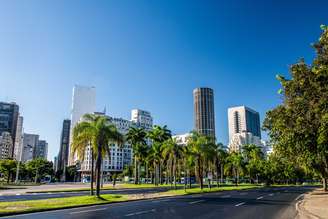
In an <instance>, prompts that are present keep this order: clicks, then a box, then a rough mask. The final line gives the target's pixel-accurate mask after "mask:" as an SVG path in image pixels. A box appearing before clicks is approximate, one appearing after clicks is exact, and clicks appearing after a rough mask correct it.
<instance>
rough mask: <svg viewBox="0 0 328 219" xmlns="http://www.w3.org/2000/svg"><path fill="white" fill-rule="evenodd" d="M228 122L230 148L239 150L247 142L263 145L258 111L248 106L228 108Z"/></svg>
mask: <svg viewBox="0 0 328 219" xmlns="http://www.w3.org/2000/svg"><path fill="white" fill-rule="evenodd" d="M228 123H229V149H230V150H232V151H239V150H240V149H241V146H242V145H245V144H255V145H258V146H260V147H263V145H262V142H261V124H260V115H259V113H258V112H256V111H255V110H253V109H251V108H248V107H246V106H238V107H231V108H229V109H228Z"/></svg>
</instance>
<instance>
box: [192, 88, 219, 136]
mask: <svg viewBox="0 0 328 219" xmlns="http://www.w3.org/2000/svg"><path fill="white" fill-rule="evenodd" d="M193 95H194V123H195V130H196V131H197V132H199V133H201V134H204V135H207V136H210V137H212V138H214V139H215V115H214V92H213V90H212V89H211V88H196V89H194V91H193Z"/></svg>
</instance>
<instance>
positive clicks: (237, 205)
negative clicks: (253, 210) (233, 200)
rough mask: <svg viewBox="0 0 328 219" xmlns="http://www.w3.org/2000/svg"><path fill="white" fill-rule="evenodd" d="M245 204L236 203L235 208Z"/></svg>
mask: <svg viewBox="0 0 328 219" xmlns="http://www.w3.org/2000/svg"><path fill="white" fill-rule="evenodd" d="M245 203H246V202H241V203H238V204H236V205H235V206H236V207H239V206H241V205H243V204H245Z"/></svg>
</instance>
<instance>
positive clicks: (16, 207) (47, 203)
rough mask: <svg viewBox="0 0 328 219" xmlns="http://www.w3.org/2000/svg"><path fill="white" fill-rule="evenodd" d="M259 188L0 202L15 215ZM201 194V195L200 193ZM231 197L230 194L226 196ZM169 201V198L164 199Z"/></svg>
mask: <svg viewBox="0 0 328 219" xmlns="http://www.w3.org/2000/svg"><path fill="white" fill-rule="evenodd" d="M254 188H259V186H257V185H245V186H243V185H240V186H238V187H235V186H226V187H215V188H211V189H209V188H204V189H203V190H201V189H200V188H192V189H187V190H184V189H177V190H174V189H172V190H168V191H165V192H160V191H159V192H154V193H140V194H129V195H122V194H115V195H114V194H104V195H102V196H101V198H97V197H95V196H88V195H83V196H72V197H60V198H47V199H38V200H21V201H7V202H0V216H4V215H14V214H22V213H32V212H40V211H47V210H55V209H56V210H57V209H65V208H75V207H85V206H91V205H102V204H109V203H115V202H123V201H137V200H146V199H158V198H165V197H166V198H168V197H173V196H183V195H195V196H196V194H203V193H212V192H223V191H231V190H236V191H237V190H246V189H254ZM198 196H201V195H198ZM226 197H230V195H228V196H226ZM27 199H28V197H27ZM162 201H163V202H164V201H169V200H162ZM202 201H203V200H200V201H196V202H195V203H198V202H202Z"/></svg>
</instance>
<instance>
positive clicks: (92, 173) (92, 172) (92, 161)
mask: <svg viewBox="0 0 328 219" xmlns="http://www.w3.org/2000/svg"><path fill="white" fill-rule="evenodd" d="M94 159H95V158H94V155H93V149H92V148H91V176H90V195H94V192H93V179H94Z"/></svg>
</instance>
